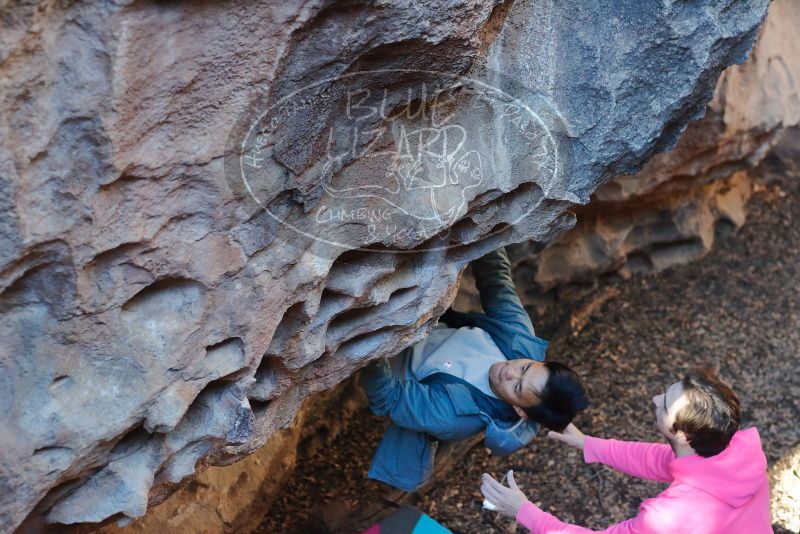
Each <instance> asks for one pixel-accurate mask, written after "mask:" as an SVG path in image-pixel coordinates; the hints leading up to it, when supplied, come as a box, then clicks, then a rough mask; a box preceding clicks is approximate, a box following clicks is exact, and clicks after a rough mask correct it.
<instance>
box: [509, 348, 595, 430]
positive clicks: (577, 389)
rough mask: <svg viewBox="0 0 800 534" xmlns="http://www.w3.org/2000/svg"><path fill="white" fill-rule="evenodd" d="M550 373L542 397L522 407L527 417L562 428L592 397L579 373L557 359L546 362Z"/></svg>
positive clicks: (546, 426)
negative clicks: (535, 403) (589, 396)
mask: <svg viewBox="0 0 800 534" xmlns="http://www.w3.org/2000/svg"><path fill="white" fill-rule="evenodd" d="M544 366H545V367H546V368H547V372H548V376H547V382H546V383H545V385H544V390H543V391H542V401H541V402H540V403H539V404H537V405H536V406H531V407H528V408H523V410H524V411H525V414H526V415H527V416H528V419H530V420H532V421H536V422H537V423H539V424H540V425H542V426H543V427H545V428H547V429H549V430H555V431H556V432H562V431H563V430H564V429H565V428H566V427H567V425H569V424H570V423H571V422H572V419H573V418H574V417H575V415H577V413H578V412H580V411H581V410H585V409H586V408H587V407H588V406H589V398H588V397H587V396H586V389H585V388H584V387H583V382H581V379H580V377H579V376H578V374H577V373H576V372H575V371H573V370H572V369H570V368H569V367H567V366H566V365H564V364H563V363H558V362H545V363H544Z"/></svg>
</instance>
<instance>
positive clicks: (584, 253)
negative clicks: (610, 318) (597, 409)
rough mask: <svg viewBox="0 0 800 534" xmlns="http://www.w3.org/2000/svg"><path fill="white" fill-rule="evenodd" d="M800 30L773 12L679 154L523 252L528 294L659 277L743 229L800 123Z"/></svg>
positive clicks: (608, 188) (603, 192)
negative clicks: (782, 143) (764, 167)
mask: <svg viewBox="0 0 800 534" xmlns="http://www.w3.org/2000/svg"><path fill="white" fill-rule="evenodd" d="M799 26H800V4H798V3H797V2H795V1H793V0H775V1H774V2H772V3H771V6H770V9H769V15H768V16H767V19H766V21H765V22H764V24H763V25H762V27H761V30H760V33H759V37H758V41H757V42H756V45H755V46H754V48H753V51H752V53H751V54H750V58H749V59H748V61H747V62H745V63H744V64H742V65H736V66H733V67H731V68H729V69H727V70H725V71H724V72H723V73H722V76H720V78H719V80H718V81H717V87H716V91H715V94H714V98H713V99H712V100H711V102H709V104H708V106H707V110H706V114H705V116H704V117H703V118H702V119H701V120H699V121H696V122H693V123H692V124H690V125H689V127H688V128H687V130H686V132H685V133H684V134H683V136H682V137H681V139H680V140H679V142H678V144H677V145H676V146H675V148H674V149H672V150H671V151H669V152H665V153H662V154H657V155H656V156H654V157H653V158H652V159H651V160H650V161H648V162H647V164H646V165H645V166H644V167H643V168H642V169H641V170H640V171H639V172H637V173H635V174H632V175H620V176H617V177H615V178H614V179H613V180H612V181H610V182H608V183H606V184H604V185H602V186H601V187H600V188H598V189H597V191H595V193H594V194H593V195H592V199H591V201H590V203H589V204H588V205H587V206H585V207H581V208H580V209H578V210H577V211H576V213H577V215H578V221H579V222H578V224H577V225H576V226H575V228H574V229H572V230H570V231H569V232H567V233H566V234H564V235H562V236H560V237H559V238H558V239H556V240H555V241H553V242H551V243H549V244H548V245H547V247H546V248H545V249H544V250H542V251H541V252H539V253H538V254H536V253H530V250H529V248H528V247H524V246H523V247H518V248H517V249H516V250H515V252H516V258H517V259H518V260H519V264H520V265H519V267H520V268H521V269H522V270H524V271H525V272H527V274H528V280H529V284H528V285H529V287H530V289H531V290H532V291H534V292H539V293H541V292H542V291H547V290H550V289H552V288H554V287H556V286H559V285H564V284H569V283H573V282H587V281H591V280H592V279H594V278H595V277H597V276H599V275H602V274H607V273H616V274H619V275H622V276H623V277H626V276H629V275H630V274H633V273H636V272H642V271H651V270H661V269H664V268H666V267H669V266H671V265H675V264H677V263H683V262H686V261H689V260H694V259H697V258H700V257H702V256H703V255H705V254H706V253H707V252H708V251H709V250H710V249H711V247H712V245H713V243H714V239H715V235H716V234H718V233H719V230H723V231H726V230H730V229H735V228H738V227H740V226H741V225H742V224H743V223H744V220H745V217H746V210H745V205H746V203H747V200H748V199H749V197H750V192H751V186H752V181H753V180H752V174H753V173H752V170H753V169H754V168H755V167H756V166H757V165H758V164H759V163H760V162H761V160H762V158H763V157H764V156H765V154H767V152H768V150H769V148H770V147H772V146H773V145H774V144H775V142H776V141H777V140H778V139H779V138H780V137H781V135H782V134H783V132H784V131H785V128H787V127H791V126H796V125H798V123H800V82H798V81H799V80H800V41H798V39H797V28H798V27H799ZM530 282H533V283H530Z"/></svg>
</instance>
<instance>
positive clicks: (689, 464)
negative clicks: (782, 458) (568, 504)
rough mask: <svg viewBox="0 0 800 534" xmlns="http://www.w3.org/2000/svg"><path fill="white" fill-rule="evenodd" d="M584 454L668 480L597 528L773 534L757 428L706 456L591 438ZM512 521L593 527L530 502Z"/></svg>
mask: <svg viewBox="0 0 800 534" xmlns="http://www.w3.org/2000/svg"><path fill="white" fill-rule="evenodd" d="M583 457H584V460H585V461H586V462H587V463H592V462H601V463H604V464H606V465H608V466H610V467H613V468H614V469H617V470H619V471H622V472H623V473H627V474H629V475H632V476H635V477H639V478H644V479H647V480H659V481H663V482H669V483H670V485H669V487H668V488H667V489H666V490H664V491H662V492H661V493H659V494H658V495H657V496H656V497H653V498H651V499H646V500H645V501H643V502H642V505H641V507H640V508H639V515H637V516H636V517H634V518H633V519H628V520H627V521H623V522H622V523H617V524H616V525H612V526H610V527H608V528H607V529H605V530H602V531H600V532H605V533H608V534H645V533H647V534H653V533H667V532H669V533H672V534H677V533H686V534H689V533H691V534H723V533H724V534H740V533H741V534H764V533H767V532H772V521H771V520H770V515H769V482H768V481H767V472H766V469H767V459H766V457H765V456H764V452H763V451H762V450H761V439H760V438H759V436H758V430H756V429H755V428H749V429H747V430H740V431H738V432H737V433H736V434H735V435H734V436H733V439H732V440H731V442H730V444H729V445H728V447H727V448H726V449H725V450H724V451H722V452H721V453H719V454H717V455H715V456H712V457H710V458H703V457H702V456H699V455H696V454H693V455H691V456H684V457H682V458H676V457H675V454H674V453H673V452H672V448H671V447H670V446H669V445H662V444H655V443H636V442H629V441H617V440H613V439H598V438H592V437H589V436H587V437H586V441H585V442H584V447H583ZM517 521H518V522H519V523H521V524H522V525H524V526H526V527H527V528H529V529H530V530H531V532H534V533H535V534H545V533H553V534H556V533H557V534H584V533H587V532H595V531H592V530H589V529H587V528H583V527H579V526H576V525H568V524H566V523H562V522H561V521H559V520H558V519H556V518H555V517H553V516H552V515H550V514H548V513H546V512H544V511H542V510H540V509H539V508H538V507H537V506H536V505H535V504H533V503H531V502H526V503H525V504H524V505H522V508H520V510H519V512H518V513H517Z"/></svg>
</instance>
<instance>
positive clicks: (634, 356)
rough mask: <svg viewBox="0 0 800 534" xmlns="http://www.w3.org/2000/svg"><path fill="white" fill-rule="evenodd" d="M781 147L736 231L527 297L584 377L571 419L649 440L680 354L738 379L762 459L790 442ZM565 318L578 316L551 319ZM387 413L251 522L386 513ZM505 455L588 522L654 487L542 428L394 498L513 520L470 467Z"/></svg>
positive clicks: (792, 218)
mask: <svg viewBox="0 0 800 534" xmlns="http://www.w3.org/2000/svg"><path fill="white" fill-rule="evenodd" d="M792 156H793V157H794V161H800V160H798V159H797V158H796V154H793V155H792ZM792 159H793V158H792V157H787V156H786V155H785V154H784V157H780V155H775V156H770V157H769V158H768V159H767V160H766V161H765V163H763V164H762V166H761V167H760V168H759V170H758V171H757V179H758V182H757V185H756V188H755V192H754V196H753V198H752V200H751V203H750V207H749V216H748V220H747V223H746V224H745V226H744V227H743V228H742V229H741V230H739V231H738V232H737V233H736V234H730V233H729V232H723V230H725V228H727V227H722V228H721V233H724V234H725V235H720V236H719V239H718V241H717V244H716V245H715V248H714V250H713V251H712V252H711V254H709V255H708V256H707V257H706V258H705V259H703V260H701V261H698V262H695V263H692V264H689V265H683V266H679V267H675V268H671V269H669V270H667V271H664V272H661V273H657V274H650V275H640V276H637V277H634V278H632V279H630V280H620V279H616V278H613V277H611V278H605V279H600V280H598V281H597V282H596V283H595V286H594V287H591V288H583V289H582V290H575V289H574V288H573V289H571V290H569V291H564V292H562V294H561V295H558V296H557V298H556V299H555V301H554V302H555V304H553V305H552V306H551V307H550V308H549V309H548V310H547V312H546V316H541V315H539V314H538V313H537V312H536V310H530V311H531V314H532V316H533V318H534V323H535V325H536V327H537V333H538V334H539V335H541V336H542V337H545V338H550V339H551V346H550V348H549V350H548V358H549V359H552V360H557V361H563V362H565V363H568V364H570V365H572V366H573V367H574V368H575V369H576V370H577V371H578V373H580V375H581V376H583V377H584V378H585V380H586V382H587V385H588V389H589V393H590V395H591V398H592V401H593V404H592V406H591V407H590V409H588V410H587V411H586V412H584V413H583V414H581V415H580V416H579V417H578V418H577V420H576V424H577V425H578V427H579V428H581V429H582V430H583V431H585V432H586V433H588V434H592V435H597V436H600V437H615V438H621V439H629V440H646V441H652V440H659V436H658V435H657V434H656V432H655V430H654V427H653V421H654V416H653V412H652V409H651V401H650V399H651V397H652V396H653V395H655V394H658V393H660V392H662V391H663V390H664V388H665V387H666V386H667V385H669V384H670V383H672V382H674V381H676V379H678V377H680V376H681V374H682V373H683V372H685V371H686V370H688V369H689V368H691V367H694V366H709V367H712V368H713V369H715V370H716V371H717V372H718V373H719V374H720V375H721V376H722V377H723V378H724V379H725V380H726V381H728V382H729V383H730V384H731V385H732V386H733V388H734V389H735V390H736V391H737V392H738V394H739V396H740V399H741V401H742V406H743V426H744V427H750V426H756V427H758V429H759V432H760V434H761V437H762V440H763V443H764V450H765V453H766V455H767V458H768V460H769V464H770V466H773V465H775V464H776V463H778V462H780V461H781V460H782V459H783V462H782V463H783V464H785V463H787V461H786V458H789V457H790V455H791V451H792V450H793V449H794V448H795V446H796V445H797V444H798V443H799V442H800V425H798V423H797V422H798V420H799V419H800V361H798V357H797V356H798V352H799V351H800V273H799V272H798V270H800V173H798V170H797V168H796V167H795V166H794V164H793V163H792ZM598 296H602V302H600V303H599V304H596V303H595V302H596V300H597V299H598ZM586 310H589V311H590V313H589V316H588V317H587V316H585V314H586ZM582 314H583V315H582ZM576 318H577V320H576ZM570 321H572V322H573V323H574V324H576V325H579V328H577V327H576V328H571V327H570V328H564V327H563V326H562V325H565V324H570ZM386 424H387V423H386V421H385V419H382V418H378V417H375V416H373V415H371V414H370V413H368V412H367V411H361V412H359V413H358V414H357V416H356V417H354V418H353V420H352V421H351V422H350V424H349V425H348V427H347V428H346V429H345V430H344V431H343V432H342V433H341V434H340V435H339V436H338V438H337V439H336V440H335V441H334V442H333V443H331V445H330V446H329V447H327V448H324V449H322V450H318V451H316V453H315V454H314V455H313V456H307V455H303V454H301V456H300V459H299V464H298V468H297V470H296V472H295V474H294V476H293V478H292V480H291V481H290V482H289V483H288V484H287V486H286V487H285V488H284V490H283V492H282V494H281V495H280V496H279V498H278V499H277V500H276V501H275V502H274V504H273V506H272V507H271V508H270V510H269V512H268V514H267V515H266V516H265V517H264V519H263V522H262V526H261V530H260V531H259V532H260V533H262V534H266V533H268V532H269V533H277V532H287V533H291V532H303V533H313V532H330V531H331V528H330V527H329V526H330V525H332V524H340V525H341V524H347V517H348V516H351V515H352V514H354V513H358V511H360V510H364V509H365V508H368V507H372V508H373V509H376V508H377V509H379V510H380V511H381V512H382V513H383V514H386V513H389V512H390V511H391V510H392V508H393V504H392V503H391V502H389V501H390V500H391V499H387V498H386V496H387V495H389V493H387V490H386V487H385V486H382V485H381V484H379V483H376V482H374V481H370V480H368V479H367V478H366V473H367V470H368V467H369V462H370V459H371V456H372V453H373V451H374V450H375V447H376V445H377V443H378V441H379V439H380V437H381V434H382V432H383V430H384V429H385V427H386ZM794 457H795V458H797V457H799V456H798V455H797V454H795V455H794ZM789 467H790V468H792V466H789ZM509 469H513V470H514V472H515V476H516V480H517V482H518V484H519V485H520V487H521V488H522V489H523V490H524V491H525V493H526V494H527V495H528V496H529V498H530V499H531V500H533V501H534V502H535V503H537V504H538V505H539V506H540V507H542V508H543V509H544V510H547V511H549V512H552V513H554V514H555V515H556V516H557V517H559V518H560V519H562V520H564V521H568V522H574V523H577V524H580V525H584V526H587V527H589V528H593V529H601V528H604V527H605V526H608V525H610V524H612V523H614V522H618V521H622V520H624V519H626V518H628V517H631V516H633V515H635V514H636V512H637V509H638V507H639V504H640V503H641V501H642V500H643V499H645V498H647V497H649V496H653V495H655V494H657V493H658V492H659V491H660V490H661V489H662V488H663V487H664V485H663V484H659V483H653V482H645V481H642V480H638V479H635V478H632V477H628V476H625V475H623V474H620V473H616V472H614V471H612V470H610V469H608V468H605V467H602V466H599V465H587V464H584V463H583V461H582V460H581V457H580V455H579V452H578V451H576V450H573V449H570V448H567V447H566V446H564V445H561V444H558V443H554V442H551V441H550V440H547V439H545V438H544V437H543V436H542V437H540V438H538V439H536V440H534V442H533V443H532V444H531V445H530V446H529V447H527V448H525V449H523V450H520V451H518V452H516V453H515V454H512V455H511V456H508V457H503V458H501V457H494V456H491V455H489V454H488V453H487V450H486V449H485V448H484V447H482V446H481V445H477V446H475V447H472V448H471V449H470V450H469V451H468V452H467V453H466V454H465V455H464V456H463V457H462V458H461V460H460V461H458V462H457V463H456V464H455V466H454V467H453V468H451V469H450V470H449V471H448V472H447V474H445V475H444V476H443V477H442V478H441V479H440V480H439V481H438V482H437V483H436V484H435V485H434V487H433V488H432V489H430V490H429V491H427V492H425V493H424V494H422V495H416V494H412V495H410V496H409V495H406V496H405V497H404V499H405V502H411V503H412V504H415V505H416V506H418V507H419V508H420V509H421V510H423V511H424V512H426V513H427V514H429V515H430V516H432V517H433V518H435V519H437V520H438V521H440V522H441V523H442V524H443V525H445V526H446V527H447V528H449V529H450V530H452V531H453V532H460V533H482V534H483V533H487V534H491V533H500V532H514V531H517V532H522V531H524V528H522V527H515V526H514V522H513V521H511V520H507V519H504V518H502V517H499V516H497V514H495V513H493V512H488V511H485V510H482V508H481V501H482V497H481V495H480V491H479V486H480V476H481V474H482V473H484V472H488V473H491V474H493V475H494V476H495V477H501V476H502V475H504V474H505V473H506V472H507V471H508V470H509ZM793 469H794V472H795V474H796V475H797V473H800V466H797V465H795V466H793ZM797 476H800V475H797ZM795 487H800V486H798V485H795ZM794 499H795V500H792V499H787V500H786V501H785V502H783V503H782V502H777V503H776V504H774V506H773V508H774V510H775V513H774V517H775V518H778V517H780V518H782V519H781V524H776V525H775V531H776V532H778V533H783V532H790V530H787V529H786V528H784V526H781V525H791V524H795V525H796V524H798V523H800V521H799V520H798V515H800V510H797V509H792V508H790V507H792V506H795V504H796V503H797V502H800V497H798V496H794ZM792 503H795V504H792ZM378 515H380V513H378ZM787 518H788V519H787ZM326 525H327V526H326ZM350 528H351V529H356V530H357V527H356V523H351V527H350ZM790 528H792V527H790ZM342 531H346V529H345V530H342Z"/></svg>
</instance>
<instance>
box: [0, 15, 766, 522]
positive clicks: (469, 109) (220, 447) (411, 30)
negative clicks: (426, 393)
mask: <svg viewBox="0 0 800 534" xmlns="http://www.w3.org/2000/svg"><path fill="white" fill-rule="evenodd" d="M767 7H768V2H767V1H766V0H756V1H753V2H739V1H737V0H727V1H726V0H715V1H713V2H712V1H707V2H700V3H695V4H686V3H673V2H613V3H601V2H585V1H583V0H568V1H564V2H539V1H533V0H527V1H526V0H520V1H514V2H512V1H509V2H505V3H500V2H477V1H474V2H470V1H467V2H430V3H429V4H427V5H419V4H415V6H414V7H413V8H410V7H409V6H408V5H406V4H405V3H401V2H383V3H380V4H378V5H369V6H368V5H362V4H351V3H345V2H340V3H332V2H323V1H312V2H282V3H278V4H276V3H269V4H261V3H253V2H233V3H146V2H125V1H120V2H110V1H108V2H94V3H79V4H61V3H58V4H55V3H48V2H43V3H41V4H38V5H37V4H33V3H20V4H18V5H13V6H6V7H4V8H3V9H4V10H6V13H4V16H3V17H2V19H0V20H2V22H1V23H0V24H2V28H1V29H0V74H1V76H0V80H2V81H1V82H0V84H1V85H0V87H2V92H0V97H1V99H0V106H2V113H1V114H0V138H2V145H0V169H2V171H1V172H0V189H2V195H0V244H1V246H0V314H2V316H1V317H0V347H2V351H1V352H0V408H1V409H0V417H1V418H2V426H3V428H4V432H3V433H2V434H0V450H1V451H2V457H1V458H0V525H2V529H3V531H12V530H14V529H17V528H19V530H23V531H32V530H34V529H36V528H39V527H43V526H45V525H54V524H78V523H95V522H100V521H104V520H107V519H115V520H118V521H119V523H120V524H125V523H126V522H128V521H129V520H130V518H134V517H139V516H141V515H142V514H144V513H145V510H146V509H147V507H148V506H149V505H153V504H156V503H159V502H161V501H163V500H164V499H165V498H166V497H168V496H169V495H170V494H171V493H172V492H173V491H175V490H176V489H177V488H179V487H180V486H181V485H184V484H186V483H187V482H188V481H189V480H191V479H192V477H194V476H195V475H196V473H197V472H198V471H202V470H203V469H205V468H207V467H209V466H212V465H225V464H229V463H232V462H235V461H237V460H239V459H241V458H244V457H245V456H247V455H248V454H250V453H252V452H253V451H255V450H257V449H258V448H259V447H261V446H262V445H264V443H265V442H266V440H267V438H269V437H270V436H271V435H273V434H274V433H275V432H276V431H278V430H279V429H281V428H283V427H285V426H286V425H288V424H289V423H290V422H291V421H292V419H293V417H294V415H295V413H296V411H297V409H298V407H299V406H300V404H301V402H302V401H303V400H304V399H305V398H307V397H308V396H310V395H312V394H314V393H316V392H319V391H323V390H326V389H330V388H332V387H333V386H335V385H336V384H338V383H339V382H341V381H342V380H343V379H344V378H346V377H348V376H349V375H351V374H352V373H353V372H355V371H356V370H357V369H358V368H359V367H361V366H362V365H363V364H364V363H366V361H368V360H369V359H371V358H375V357H380V356H387V355H390V354H393V353H395V352H397V351H398V350H399V349H400V348H402V347H403V346H406V345H408V344H409V343H412V342H413V341H416V340H418V339H420V338H421V337H422V336H423V335H424V334H425V333H426V331H427V328H428V327H429V326H431V325H432V324H433V323H434V322H435V321H436V318H437V317H438V316H439V315H440V314H441V313H442V312H443V311H444V310H445V309H446V307H447V306H448V305H449V304H450V302H451V301H452V300H453V298H454V295H455V290H456V287H457V282H458V280H459V276H460V274H461V272H462V270H463V267H464V266H465V265H466V264H467V263H468V262H469V261H470V260H472V259H474V258H477V257H479V256H481V255H482V254H484V253H485V252H487V251H489V250H491V249H493V248H496V247H498V246H500V245H504V244H509V243H513V242H521V241H530V242H532V243H534V244H536V246H541V244H544V243H547V242H549V241H552V240H553V239H554V238H555V237H556V236H557V235H559V234H560V233H561V232H563V231H565V230H566V229H568V228H569V227H571V226H572V225H573V224H574V221H575V216H574V214H573V213H571V212H570V211H568V210H569V209H570V207H572V206H574V205H579V204H585V203H586V202H588V200H589V198H590V195H592V193H593V192H594V191H595V190H596V189H597V187H598V186H600V185H601V184H603V183H605V182H606V181H608V180H609V179H610V178H612V177H614V176H617V175H619V174H633V173H635V172H636V171H637V170H638V169H639V168H640V167H641V165H642V164H643V163H644V162H645V161H646V160H647V159H648V158H649V157H650V156H652V155H653V154H654V153H655V152H657V151H662V150H664V149H666V148H668V147H670V146H671V145H672V144H673V143H674V142H675V141H676V139H677V138H678V136H679V135H680V134H681V132H682V131H683V129H684V128H685V127H686V125H687V124H688V122H689V121H690V120H693V119H697V118H699V117H700V116H701V115H702V113H703V111H704V109H705V104H706V102H708V101H709V100H710V99H711V97H712V95H713V91H714V87H715V84H716V83H717V79H718V77H719V75H720V72H721V71H722V69H724V68H725V67H727V66H728V65H730V64H732V63H741V62H742V61H744V60H745V58H746V57H747V53H748V50H749V49H750V47H751V46H752V44H753V41H754V39H755V37H756V34H757V30H758V27H759V24H760V23H761V21H762V20H763V17H764V16H765V13H766V10H767ZM623 190H624V188H622V189H621V190H620V191H623ZM609 191H610V190H609ZM604 194H610V193H604ZM619 194H622V193H619ZM409 252H412V253H409Z"/></svg>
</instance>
